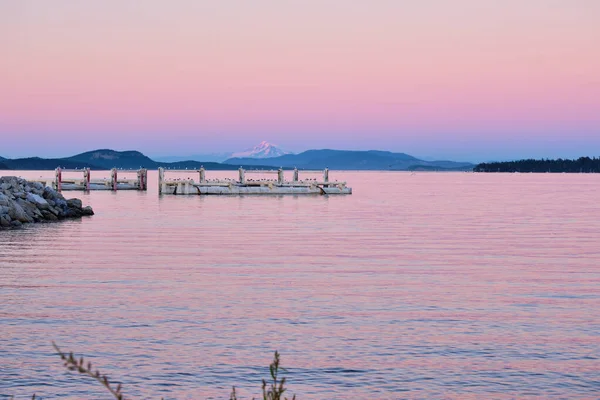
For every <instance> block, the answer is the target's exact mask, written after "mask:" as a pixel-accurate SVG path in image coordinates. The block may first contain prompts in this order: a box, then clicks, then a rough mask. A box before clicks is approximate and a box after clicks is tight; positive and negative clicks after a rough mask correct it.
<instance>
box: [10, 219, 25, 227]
mask: <svg viewBox="0 0 600 400" xmlns="http://www.w3.org/2000/svg"><path fill="white" fill-rule="evenodd" d="M10 225H11V226H13V227H15V228H19V227H21V225H23V224H22V223H21V221H11V223H10Z"/></svg>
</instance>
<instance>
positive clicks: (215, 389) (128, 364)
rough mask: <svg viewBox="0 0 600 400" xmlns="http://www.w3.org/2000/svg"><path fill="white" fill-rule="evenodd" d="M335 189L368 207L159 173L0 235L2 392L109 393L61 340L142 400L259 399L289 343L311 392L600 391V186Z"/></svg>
mask: <svg viewBox="0 0 600 400" xmlns="http://www.w3.org/2000/svg"><path fill="white" fill-rule="evenodd" d="M223 174H225V175H230V174H233V173H223ZM232 176H233V175H232ZM337 177H340V178H343V179H346V180H348V181H349V182H350V183H351V186H353V188H354V194H353V195H352V196H346V197H334V196H332V197H318V196H317V197H275V198H263V197H174V196H164V197H161V198H159V197H158V196H157V194H156V182H155V181H156V177H155V176H154V175H152V176H151V178H150V182H151V183H152V184H153V186H151V187H150V190H149V192H148V193H138V192H120V193H116V194H114V193H109V192H106V193H104V192H92V193H89V194H83V193H72V194H73V195H77V196H79V197H83V199H84V203H89V204H91V205H92V206H93V207H94V209H95V211H96V215H95V216H94V217H92V218H90V219H85V220H83V221H76V222H66V223H61V224H52V225H43V226H32V227H28V228H27V229H25V230H22V231H13V232H10V233H7V234H3V236H2V242H0V267H1V270H0V271H1V272H0V285H2V286H1V287H2V292H1V293H2V302H1V303H0V318H1V319H0V324H1V325H0V327H1V328H2V335H1V338H0V343H1V348H2V349H3V350H4V351H3V352H2V353H0V358H1V359H2V362H3V365H5V366H7V368H6V369H5V370H2V371H0V382H2V383H0V389H1V390H0V392H1V393H9V394H13V393H14V394H15V395H24V394H27V393H29V392H31V391H35V392H37V393H39V394H42V393H43V394H45V395H46V396H49V397H52V396H53V395H57V394H59V393H62V394H68V395H71V396H73V397H72V398H80V397H84V398H95V397H97V396H99V395H98V393H99V392H98V389H96V388H95V386H93V385H91V384H88V383H87V382H86V381H83V380H81V379H77V378H75V377H71V376H68V375H66V374H65V373H64V372H63V371H62V368H61V366H60V363H58V362H57V359H56V357H54V356H52V355H51V348H50V346H49V342H50V340H56V341H57V342H58V343H60V344H61V345H62V346H63V347H64V348H66V349H70V350H73V351H76V352H80V353H83V354H84V355H89V356H90V357H93V358H94V362H97V363H98V364H99V365H101V366H103V367H104V370H106V372H107V373H109V374H110V375H114V376H115V377H122V378H123V380H124V386H125V387H126V389H127V393H130V394H140V395H141V396H142V397H144V396H148V397H159V396H165V398H198V393H200V394H201V396H200V397H201V398H205V397H210V396H215V397H216V398H227V396H228V390H229V389H228V387H229V386H230V385H236V387H239V388H240V389H239V393H240V394H242V395H243V396H245V397H251V395H255V396H256V395H257V394H258V392H259V389H260V379H262V378H263V377H266V376H267V374H268V371H267V369H266V367H267V365H268V363H269V361H270V359H271V355H272V351H273V350H275V349H278V350H279V351H280V352H281V353H282V354H283V362H284V366H286V367H288V368H289V383H290V386H289V387H290V391H291V392H294V393H298V394H299V395H300V397H301V398H303V399H307V398H308V399H323V398H332V399H333V398H335V399H344V398H348V397H349V396H350V395H351V396H350V397H353V398H382V399H391V398H405V397H408V398H436V397H447V398H490V397H491V398H503V396H506V397H505V398H514V397H523V398H527V397H538V398H539V397H544V398H552V397H556V398H560V397H569V398H577V397H581V398H586V397H587V398H589V397H593V394H594V393H596V392H597V390H598V389H599V386H598V385H599V383H598V380H597V376H598V373H599V372H600V367H599V365H600V363H598V358H599V357H600V336H599V335H598V332H600V311H598V310H600V295H599V294H598V287H600V266H599V265H600V239H598V235H597V234H598V232H600V218H598V217H600V204H599V203H598V202H597V201H596V197H597V188H598V187H599V185H600V177H599V176H595V175H579V174H577V175H566V174H565V175H552V174H540V175H537V174H506V175H502V174H498V175H484V174H468V173H451V174H442V173H417V174H416V175H411V174H409V173H357V172H345V173H340V172H338V173H337ZM96 360H97V361H96ZM23 382H26V383H27V385H28V387H27V388H23V387H20V386H19V385H20V384H23ZM45 385H50V386H45ZM100 393H101V392H100Z"/></svg>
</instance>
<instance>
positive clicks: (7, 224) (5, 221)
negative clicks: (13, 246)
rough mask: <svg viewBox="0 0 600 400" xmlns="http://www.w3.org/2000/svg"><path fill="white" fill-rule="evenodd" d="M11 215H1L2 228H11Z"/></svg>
mask: <svg viewBox="0 0 600 400" xmlns="http://www.w3.org/2000/svg"><path fill="white" fill-rule="evenodd" d="M10 222H11V220H10V217H9V216H8V215H2V216H0V226H1V227H2V228H10Z"/></svg>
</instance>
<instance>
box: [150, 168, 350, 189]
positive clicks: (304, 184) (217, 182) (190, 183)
mask: <svg viewBox="0 0 600 400" xmlns="http://www.w3.org/2000/svg"><path fill="white" fill-rule="evenodd" d="M165 172H169V173H172V172H173V173H177V172H185V173H187V174H189V173H190V172H194V173H196V172H197V173H198V174H199V176H198V181H195V180H194V179H190V178H186V179H173V178H171V179H167V178H165ZM238 172H239V178H238V179H237V180H235V179H206V171H205V170H204V168H200V169H199V170H195V171H194V170H165V169H164V168H159V169H158V192H159V194H171V195H246V194H253V195H254V194H260V195H269V194H276V195H283V194H296V195H298V194H316V195H324V194H352V188H349V187H347V186H346V182H339V181H330V180H329V169H325V170H322V171H301V172H302V173H303V174H313V175H314V174H315V173H318V174H322V179H321V180H318V179H303V180H300V179H299V174H300V171H298V169H294V170H293V171H292V172H293V177H292V180H285V174H284V171H283V169H279V170H271V171H263V170H245V169H243V168H240V169H239V171H238ZM249 174H261V175H262V174H274V175H276V178H274V179H249V178H247V177H246V176H247V175H249Z"/></svg>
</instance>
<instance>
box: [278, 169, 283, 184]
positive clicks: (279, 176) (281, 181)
mask: <svg viewBox="0 0 600 400" xmlns="http://www.w3.org/2000/svg"><path fill="white" fill-rule="evenodd" d="M277 183H278V184H280V185H283V168H279V169H278V170H277Z"/></svg>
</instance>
